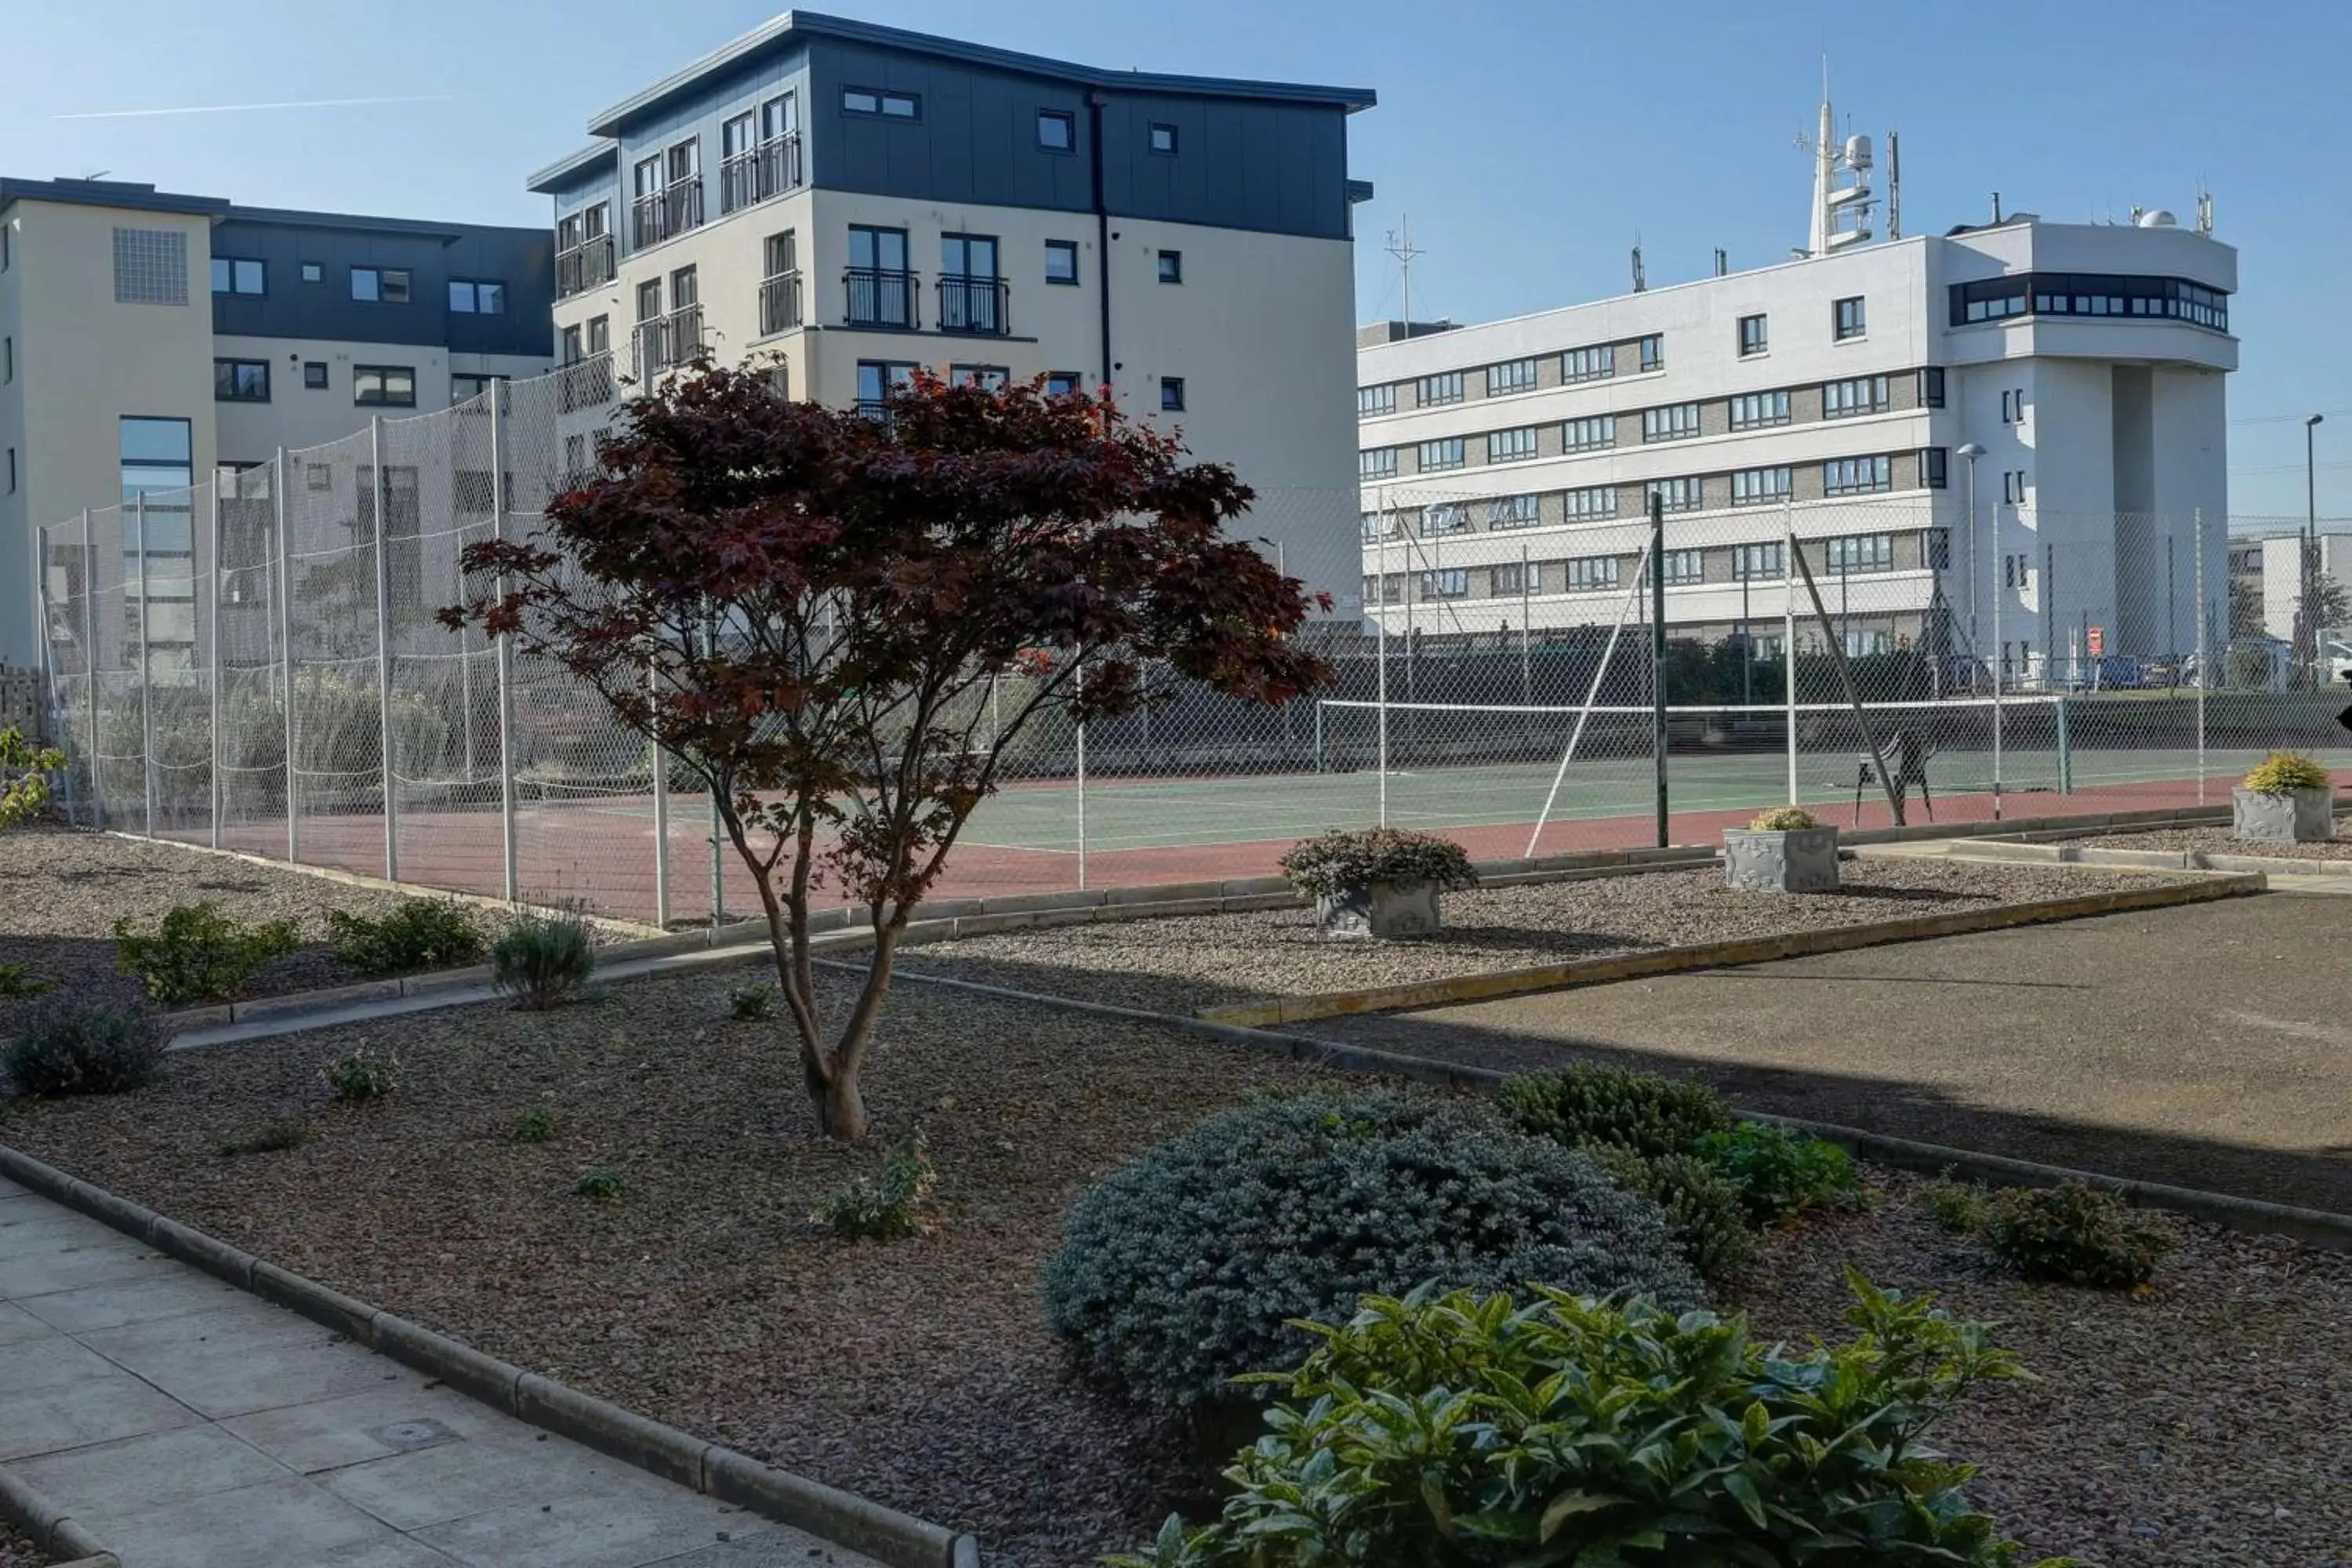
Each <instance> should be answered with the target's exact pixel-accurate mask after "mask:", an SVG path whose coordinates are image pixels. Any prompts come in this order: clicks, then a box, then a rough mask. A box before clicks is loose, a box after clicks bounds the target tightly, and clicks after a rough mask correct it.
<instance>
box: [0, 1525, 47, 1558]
mask: <svg viewBox="0 0 2352 1568" xmlns="http://www.w3.org/2000/svg"><path fill="white" fill-rule="evenodd" d="M49 1561H50V1558H49V1554H48V1553H47V1552H44V1551H42V1550H41V1549H40V1548H39V1547H37V1546H36V1545H34V1544H33V1538H32V1537H31V1536H29V1535H26V1533H25V1532H24V1531H21V1530H18V1529H17V1528H16V1526H15V1525H13V1524H10V1523H8V1522H7V1521H5V1520H0V1568H42V1564H44V1563H47V1562H49Z"/></svg>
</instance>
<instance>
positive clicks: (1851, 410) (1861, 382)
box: [1822, 375, 1895, 419]
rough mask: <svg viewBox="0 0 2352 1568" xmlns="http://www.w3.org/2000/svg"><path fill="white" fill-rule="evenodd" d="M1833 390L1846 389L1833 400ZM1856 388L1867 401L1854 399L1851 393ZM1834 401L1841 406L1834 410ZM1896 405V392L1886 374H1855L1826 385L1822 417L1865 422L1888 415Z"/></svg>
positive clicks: (1825, 383)
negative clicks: (1865, 420)
mask: <svg viewBox="0 0 2352 1568" xmlns="http://www.w3.org/2000/svg"><path fill="white" fill-rule="evenodd" d="M1833 388H1843V389H1845V390H1843V391H1841V392H1839V394H1838V395H1837V396H1836V398H1835V399H1832V396H1831V393H1832V389H1833ZM1855 388H1860V389H1862V390H1863V392H1864V393H1865V394H1866V395H1867V396H1866V400H1865V401H1863V402H1855V401H1853V398H1852V395H1851V394H1852V392H1853V389H1855ZM1832 401H1834V402H1836V404H1837V405H1838V406H1836V407H1834V408H1833V407H1832V406H1831V404H1832ZM1894 406H1895V390H1894V387H1893V385H1892V384H1890V381H1889V378H1888V377H1886V376H1885V375H1852V376H1844V377H1842V378H1840V379H1838V380H1836V381H1825V382H1823V383H1822V418H1823V419H1861V418H1865V417H1867V416H1870V415H1873V414H1885V413H1887V412H1889V411H1891V410H1892V409H1893V408H1894Z"/></svg>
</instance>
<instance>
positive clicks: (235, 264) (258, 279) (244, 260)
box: [212, 256, 269, 299]
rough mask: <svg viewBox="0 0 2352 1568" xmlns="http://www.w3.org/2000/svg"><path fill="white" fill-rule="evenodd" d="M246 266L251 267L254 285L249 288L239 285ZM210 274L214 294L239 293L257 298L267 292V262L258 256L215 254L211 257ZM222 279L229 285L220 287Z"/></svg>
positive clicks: (243, 277) (248, 297)
mask: <svg viewBox="0 0 2352 1568" xmlns="http://www.w3.org/2000/svg"><path fill="white" fill-rule="evenodd" d="M248 267H250V268H253V274H252V276H253V282H254V286H253V287H252V288H250V289H247V288H243V287H241V286H240V285H241V284H242V283H243V281H244V279H245V276H246V274H245V268H248ZM212 275H213V292H214V293H215V294H216V295H217V294H241V295H243V296H245V297H246V298H247V299H257V298H259V297H261V296H263V295H265V294H268V292H269V263H268V262H267V261H264V260H262V259H261V258H258V257H253V256H215V257H214V258H213V265H212ZM224 279H226V281H227V283H228V285H229V286H228V287H227V288H226V289H224V288H222V287H221V284H222V282H223V280H224Z"/></svg>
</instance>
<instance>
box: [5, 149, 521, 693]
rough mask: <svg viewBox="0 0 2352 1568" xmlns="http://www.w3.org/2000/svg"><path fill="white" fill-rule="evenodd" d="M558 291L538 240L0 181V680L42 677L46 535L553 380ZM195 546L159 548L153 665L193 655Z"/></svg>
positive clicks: (164, 528) (114, 188)
mask: <svg viewBox="0 0 2352 1568" xmlns="http://www.w3.org/2000/svg"><path fill="white" fill-rule="evenodd" d="M553 283H554V267H553V258H552V256H551V250H550V246H549V242H548V237H547V235H546V234H545V233H544V232H543V231H541V230H538V229H524V228H496V227H483V226H470V225H457V224H436V223H424V222H417V221H415V220H411V219H405V218H376V217H355V216H349V215H345V214H341V213H312V212H285V211H279V210H278V209H275V208H263V207H247V206H236V205H231V204H230V203H228V202H227V201H225V200H222V199H220V198H218V197H215V196H196V195H176V194H173V193H172V192H168V191H158V190H157V189H155V187H154V186H152V185H148V184H128V183H124V182H120V181H101V180H14V179H0V665H29V664H33V663H35V662H37V660H38V659H39V658H40V647H39V640H40V639H39V628H38V624H37V607H36V606H37V594H36V593H35V591H34V583H35V581H36V574H37V562H36V560H35V554H34V552H35V549H36V545H37V530H38V529H39V528H40V527H41V526H43V525H47V524H61V523H64V522H66V521H68V519H70V518H72V517H73V516H74V515H75V514H76V513H78V512H79V511H80V510H82V509H84V508H86V507H90V508H95V507H106V506H112V505H115V504H117V503H120V502H127V501H129V500H131V499H132V498H133V497H134V496H136V495H138V494H140V493H142V492H149V493H152V492H156V491H168V490H177V489H186V488H188V487H189V486H190V485H191V484H193V483H194V482H197V481H199V480H201V479H205V478H206V477H208V476H209V475H210V474H211V472H212V471H213V469H214V468H215V467H227V468H240V467H245V466H248V465H251V464H256V463H261V462H266V461H268V459H269V458H270V457H271V455H272V454H273V453H274V452H275V451H276V450H277V449H278V447H304V446H310V445H313V444H316V443H319V442H322V441H330V440H333V439H335V438H336V437H341V436H347V435H349V434H351V433H352V432H353V431H355V430H359V429H362V428H364V427H366V426H367V424H368V421H369V420H370V419H371V418H373V417H374V416H379V415H404V414H407V413H410V412H412V411H419V410H429V409H435V408H446V407H447V406H448V405H450V404H451V403H452V402H453V401H460V400H463V399H465V398H468V397H471V396H473V395H476V394H477V393H478V392H480V391H481V390H482V389H483V387H484V386H485V385H487V384H488V383H490V382H491V381H493V380H499V379H505V378H509V377H514V376H526V375H536V374H542V373H544V372H545V371H546V370H547V369H548V368H549V367H550V365H551V339H550V336H549V331H548V311H549V310H550V308H551V303H552V298H553V294H552V290H553ZM193 526H194V519H193V518H192V516H191V514H190V512H189V510H188V508H187V507H186V505H185V504H182V505H179V506H177V507H173V508H168V509H167V508H159V509H157V510H156V515H155V517H154V518H153V520H152V526H151V527H150V529H149V530H148V538H147V549H148V563H149V565H150V568H151V570H150V571H149V572H148V574H147V578H148V589H149V597H150V600H151V603H152V605H154V607H155V624H154V625H153V626H152V628H151V630H152V640H153V642H154V644H155V645H156V646H157V647H159V648H160V647H166V646H169V645H173V644H174V643H177V644H180V645H182V646H187V645H189V643H190V639H191V638H192V637H193V632H192V630H191V629H190V628H191V626H192V624H193V623H192V620H191V616H192V614H193V612H192V609H191V607H190V598H189V595H190V594H191V592H192V589H191V584H190V571H191V567H192V564H193V561H194V543H193V538H192V534H191V529H192V528H193ZM135 564H136V563H135V560H134V563H133V567H134V569H135ZM58 570H59V575H58V580H57V581H54V582H52V583H51V584H49V586H50V589H51V591H52V592H53V593H54V594H56V595H58V602H60V603H64V602H67V601H68V600H69V599H71V598H73V597H76V596H78V595H79V594H80V593H81V591H82V588H83V584H81V582H80V581H79V555H78V554H77V555H75V556H74V557H73V559H72V561H71V562H69V563H68V564H67V565H65V566H63V567H60V568H59V569H58Z"/></svg>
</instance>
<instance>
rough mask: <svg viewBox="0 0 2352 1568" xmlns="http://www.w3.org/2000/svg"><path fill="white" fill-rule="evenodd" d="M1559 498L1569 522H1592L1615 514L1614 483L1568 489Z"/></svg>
mask: <svg viewBox="0 0 2352 1568" xmlns="http://www.w3.org/2000/svg"><path fill="white" fill-rule="evenodd" d="M1560 500H1561V501H1562V503H1563V504H1564V506H1565V508H1566V510H1567V513H1568V521H1570V522H1593V521H1599V520H1600V519H1601V518H1605V517H1615V516H1616V515H1617V487H1616V486H1615V485H1591V486H1588V487H1587V488H1585V489H1580V490H1570V491H1569V492H1568V494H1566V495H1565V496H1563V497H1561V498H1560Z"/></svg>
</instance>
